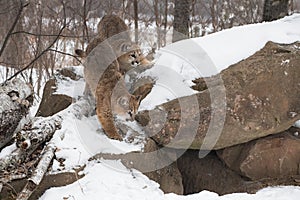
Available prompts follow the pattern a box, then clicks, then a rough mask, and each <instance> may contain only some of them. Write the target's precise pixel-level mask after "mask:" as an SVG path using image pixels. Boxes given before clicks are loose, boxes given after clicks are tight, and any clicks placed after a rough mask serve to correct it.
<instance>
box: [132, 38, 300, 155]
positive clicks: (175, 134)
mask: <svg viewBox="0 0 300 200" xmlns="http://www.w3.org/2000/svg"><path fill="white" fill-rule="evenodd" d="M299 46H300V43H299V42H298V43H293V44H289V45H282V44H275V43H272V42H269V43H267V44H266V46H265V47H264V48H263V49H262V50H260V51H258V52H257V53H255V54H254V55H253V56H251V57H249V58H247V59H245V60H243V61H241V62H239V63H237V64H234V65H232V66H230V67H229V68H228V69H226V70H224V71H222V72H221V73H220V74H219V75H216V76H213V77H209V78H205V79H204V80H205V82H206V85H207V88H208V89H206V90H204V91H202V92H200V93H198V94H195V95H192V96H189V97H183V98H179V99H176V100H173V101H170V102H168V103H165V104H163V105H160V106H157V108H156V109H154V110H151V111H144V112H141V113H139V114H138V115H136V120H137V121H138V122H139V123H140V124H141V125H142V126H144V131H145V132H146V134H147V135H148V136H149V137H151V138H153V139H154V140H155V141H156V142H157V143H158V144H160V145H163V146H168V147H171V148H178V149H186V148H190V149H202V150H211V149H222V148H225V147H229V146H233V145H236V144H241V143H245V142H248V141H251V140H254V139H257V138H261V137H264V136H267V135H271V134H276V133H279V132H282V131H284V130H287V129H288V128H290V127H291V126H292V125H293V124H294V123H295V122H296V121H297V120H299V119H300V106H299V105H300V87H299V85H300V80H299V77H300V70H299V69H300V48H299ZM221 78H222V79H221ZM200 82H201V81H200ZM199 88H204V89H205V87H203V86H201V87H199ZM224 93H225V94H226V98H224V97H225V95H220V94H224ZM197 104H198V105H197ZM220 116H224V118H222V117H220Z"/></svg>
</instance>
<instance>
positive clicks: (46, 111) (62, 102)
mask: <svg viewBox="0 0 300 200" xmlns="http://www.w3.org/2000/svg"><path fill="white" fill-rule="evenodd" d="M56 88H57V85H56V79H55V78H53V79H50V80H49V81H47V83H46V85H45V87H44V92H43V97H42V101H41V103H40V106H39V108H38V111H37V113H36V117H48V116H52V115H54V114H56V113H58V112H59V111H62V110H64V109H66V108H67V107H68V106H69V105H71V103H72V98H71V97H69V96H67V95H64V94H55V91H56Z"/></svg>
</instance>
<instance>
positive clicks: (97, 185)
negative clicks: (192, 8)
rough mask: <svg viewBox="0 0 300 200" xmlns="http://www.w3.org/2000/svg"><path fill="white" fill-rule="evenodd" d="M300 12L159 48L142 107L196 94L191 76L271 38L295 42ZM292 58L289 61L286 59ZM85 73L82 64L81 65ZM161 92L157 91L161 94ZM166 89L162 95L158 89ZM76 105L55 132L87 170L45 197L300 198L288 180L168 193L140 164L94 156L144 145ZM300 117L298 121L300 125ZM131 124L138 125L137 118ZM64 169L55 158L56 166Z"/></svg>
mask: <svg viewBox="0 0 300 200" xmlns="http://www.w3.org/2000/svg"><path fill="white" fill-rule="evenodd" d="M296 27H300V15H299V14H295V15H293V16H290V17H286V18H284V19H281V20H278V21H275V22H270V23H261V24H254V25H248V26H243V27H236V28H232V29H229V30H225V31H222V32H219V33H215V34H212V35H208V36H206V37H203V38H196V39H190V40H184V41H181V42H178V43H174V44H172V45H169V46H168V47H166V48H164V49H161V50H160V51H159V53H158V54H159V57H158V59H157V60H156V62H155V63H156V64H155V66H154V67H153V68H152V69H150V70H147V71H146V72H144V73H143V74H141V76H152V77H154V78H155V79H156V85H155V87H154V88H153V91H152V92H151V93H150V95H149V96H148V97H147V98H146V99H145V100H144V101H143V102H142V104H141V109H151V108H153V107H155V106H156V105H158V104H161V103H163V102H167V101H169V100H171V99H174V98H178V97H181V96H186V95H190V94H194V93H195V91H193V90H192V89H190V86H191V85H192V82H191V80H193V79H195V78H197V77H203V76H211V75H214V74H216V73H218V72H220V71H221V70H223V69H225V68H227V67H228V66H229V65H231V64H234V63H237V62H239V61H241V60H242V59H245V58H247V57H248V56H250V55H251V54H253V53H255V52H256V51H257V50H259V49H261V48H262V47H263V46H264V45H265V43H266V42H267V41H269V40H272V41H274V42H279V43H292V42H295V41H297V40H300V29H297V28H296ZM287 62H288V61H283V64H286V63H287ZM77 69H78V73H79V74H82V69H80V68H77ZM74 83H75V82H74V81H72V80H69V79H68V80H63V81H61V82H59V85H58V90H57V93H64V94H68V95H71V96H72V97H73V98H74V99H79V100H78V101H80V96H81V95H82V92H83V88H84V80H79V81H77V83H76V84H74ZM155 94H156V95H155ZM157 94H160V95H157ZM73 110H74V108H73V107H72V106H71V107H69V108H68V109H67V110H66V111H63V113H61V114H62V115H63V118H64V122H63V125H62V129H61V130H59V131H57V133H56V134H55V141H56V142H55V143H56V145H57V147H58V149H59V151H58V152H56V157H57V158H64V159H66V160H65V162H64V164H65V166H64V169H65V170H66V169H69V170H70V169H72V168H74V167H76V166H78V165H83V164H86V168H85V169H84V172H83V173H84V174H85V176H84V177H83V178H82V179H80V180H78V181H76V182H74V183H73V184H70V185H67V186H64V187H58V188H50V189H48V190H47V191H46V192H45V193H44V195H43V196H42V197H41V198H40V200H48V199H49V200H50V199H63V198H64V197H65V198H66V199H76V200H86V199H157V200H163V199H164V200H196V199H197V200H198V199H204V200H240V199H243V200H248V199H249V200H250V199H256V200H284V199H287V200H296V199H297V200H298V199H299V196H300V187H294V186H285V187H272V188H270V187H269V188H265V189H263V190H260V191H258V192H257V193H256V194H246V193H239V194H229V195H224V196H219V195H218V194H216V193H213V192H209V191H202V192H200V193H198V194H193V195H188V196H180V195H176V194H163V192H162V191H161V190H160V189H159V185H158V184H157V183H155V182H153V181H151V180H149V179H148V178H147V177H146V176H144V175H143V174H142V173H140V172H139V171H136V170H134V169H133V170H129V169H127V168H125V167H124V166H123V165H122V164H121V162H120V161H110V160H100V161H98V162H96V161H88V158H89V157H91V156H92V155H94V154H95V153H98V152H102V153H124V152H130V151H135V150H140V149H141V148H142V145H141V144H129V143H126V142H119V141H114V140H110V139H108V138H107V137H106V136H105V135H104V134H103V132H102V130H100V129H99V127H100V124H99V122H98V120H97V118H96V117H95V116H91V117H84V116H83V117H82V118H81V119H78V118H77V117H76V116H75V115H74V113H73ZM299 124H300V122H297V123H296V125H298V126H300V125H299ZM130 126H133V127H135V128H136V129H138V127H137V125H136V124H134V123H132V124H130ZM57 170H63V169H62V167H61V166H60V165H59V163H58V161H56V160H55V161H54V165H53V168H52V172H57Z"/></svg>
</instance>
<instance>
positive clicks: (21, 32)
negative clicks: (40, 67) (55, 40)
mask: <svg viewBox="0 0 300 200" xmlns="http://www.w3.org/2000/svg"><path fill="white" fill-rule="evenodd" d="M15 34H27V35H32V36H39V37H56V36H57V35H56V34H37V33H31V32H27V31H15V32H12V33H11V35H15ZM60 37H63V38H83V37H84V36H76V35H60Z"/></svg>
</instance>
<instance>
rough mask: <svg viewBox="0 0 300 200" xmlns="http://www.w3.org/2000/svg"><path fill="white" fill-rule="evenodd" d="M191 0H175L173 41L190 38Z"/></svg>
mask: <svg viewBox="0 0 300 200" xmlns="http://www.w3.org/2000/svg"><path fill="white" fill-rule="evenodd" d="M190 4H191V0H175V11H174V12H175V13H174V24H173V27H174V31H173V39H172V41H173V42H177V41H179V40H183V39H186V38H189V23H190Z"/></svg>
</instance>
